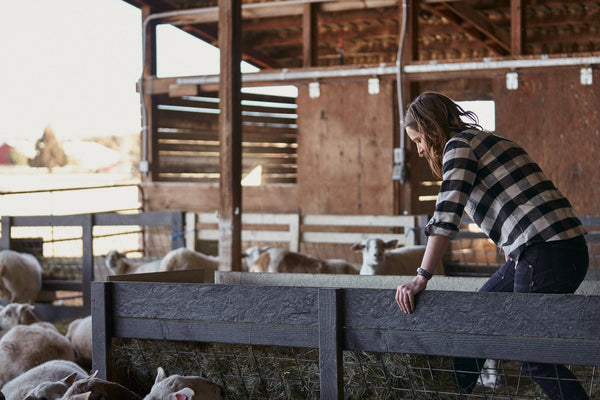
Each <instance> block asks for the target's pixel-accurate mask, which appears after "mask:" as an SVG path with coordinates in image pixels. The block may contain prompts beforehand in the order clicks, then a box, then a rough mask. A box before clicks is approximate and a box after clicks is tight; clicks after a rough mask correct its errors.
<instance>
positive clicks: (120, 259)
mask: <svg viewBox="0 0 600 400" xmlns="http://www.w3.org/2000/svg"><path fill="white" fill-rule="evenodd" d="M104 264H105V265H106V268H107V269H108V274H109V275H122V274H138V273H144V272H157V271H158V269H159V265H160V260H155V261H149V262H134V261H132V260H131V259H127V256H126V255H125V254H123V253H119V252H118V251H116V250H111V251H109V252H108V254H106V257H105V258H104Z"/></svg>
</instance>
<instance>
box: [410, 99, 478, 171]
mask: <svg viewBox="0 0 600 400" xmlns="http://www.w3.org/2000/svg"><path fill="white" fill-rule="evenodd" d="M461 117H465V118H467V119H469V120H471V121H472V122H466V121H463V120H462V119H461ZM404 128H412V129H414V130H416V131H418V132H420V133H422V134H423V137H424V140H425V146H423V147H424V149H425V159H426V160H427V162H428V163H429V166H430V167H431V171H432V172H433V174H434V175H435V176H437V177H438V178H441V177H442V155H443V152H444V147H445V146H446V143H447V142H448V140H450V138H451V137H452V136H453V135H455V134H457V133H459V132H462V131H465V130H467V129H477V130H482V128H481V125H479V120H478V118H477V115H476V114H475V113H474V112H472V111H465V110H463V109H462V107H460V106H459V105H458V104H456V103H455V102H454V101H452V100H451V99H450V98H448V97H446V96H444V95H443V94H439V93H434V92H425V93H423V94H421V95H419V96H418V97H417V98H416V99H415V100H414V101H413V102H412V103H411V104H410V105H409V106H408V109H407V110H406V116H405V118H404Z"/></svg>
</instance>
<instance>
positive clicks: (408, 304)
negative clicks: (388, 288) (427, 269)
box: [396, 275, 427, 314]
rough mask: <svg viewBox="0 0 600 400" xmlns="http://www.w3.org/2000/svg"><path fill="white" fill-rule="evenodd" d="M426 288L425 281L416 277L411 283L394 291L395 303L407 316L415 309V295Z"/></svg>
mask: <svg viewBox="0 0 600 400" xmlns="http://www.w3.org/2000/svg"><path fill="white" fill-rule="evenodd" d="M426 287H427V279H425V278H424V277H423V276H421V275H417V276H416V277H415V278H414V279H413V280H412V281H410V282H407V283H405V284H404V285H400V286H398V289H396V303H398V306H400V308H401V309H402V311H404V312H405V313H407V314H410V313H412V312H413V311H414V309H415V295H416V294H417V293H419V292H421V291H423V290H425V288H426Z"/></svg>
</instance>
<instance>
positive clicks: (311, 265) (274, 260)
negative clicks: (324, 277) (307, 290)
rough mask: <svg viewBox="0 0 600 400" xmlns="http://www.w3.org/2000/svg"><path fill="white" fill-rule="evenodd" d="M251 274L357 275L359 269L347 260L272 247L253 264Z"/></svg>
mask: <svg viewBox="0 0 600 400" xmlns="http://www.w3.org/2000/svg"><path fill="white" fill-rule="evenodd" d="M250 272H271V273H273V272H292V273H312V274H356V273H358V268H357V267H356V266H355V265H353V264H351V263H349V262H348V261H346V260H341V259H327V260H322V259H319V258H316V257H313V256H311V255H308V254H303V253H298V252H293V251H288V250H285V249H281V248H276V247H271V248H269V249H268V250H266V251H265V252H263V253H262V254H261V255H260V256H259V257H258V258H257V259H256V261H254V262H253V263H252V265H251V266H250Z"/></svg>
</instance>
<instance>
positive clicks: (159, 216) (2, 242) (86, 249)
mask: <svg viewBox="0 0 600 400" xmlns="http://www.w3.org/2000/svg"><path fill="white" fill-rule="evenodd" d="M0 221H1V224H2V230H1V232H2V236H1V238H0V249H2V250H6V249H13V248H14V242H13V241H14V240H15V239H14V238H13V236H12V228H18V227H37V228H39V227H80V228H81V238H80V240H81V242H82V257H81V265H80V266H79V268H80V269H81V275H82V277H81V280H79V281H73V280H48V279H44V280H43V281H42V289H43V290H49V291H53V290H69V291H81V292H82V300H83V306H82V307H78V306H53V305H51V304H46V303H39V304H36V314H38V315H39V316H40V317H41V318H43V319H45V320H48V321H55V320H60V319H66V318H71V317H74V316H81V315H86V314H89V313H90V305H91V302H90V282H91V281H93V280H94V238H95V236H94V227H99V226H128V225H135V226H140V227H149V226H167V227H170V228H171V248H178V247H183V246H184V245H185V241H184V237H183V230H184V214H183V213H181V212H142V213H134V214H121V213H112V212H110V213H92V214H75V215H52V216H3V217H2V218H1V220H0Z"/></svg>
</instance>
